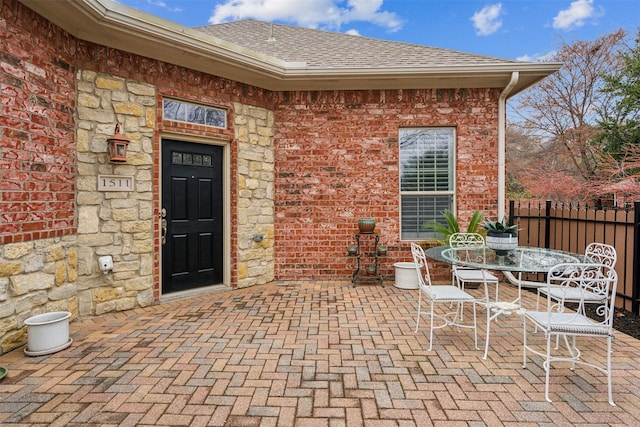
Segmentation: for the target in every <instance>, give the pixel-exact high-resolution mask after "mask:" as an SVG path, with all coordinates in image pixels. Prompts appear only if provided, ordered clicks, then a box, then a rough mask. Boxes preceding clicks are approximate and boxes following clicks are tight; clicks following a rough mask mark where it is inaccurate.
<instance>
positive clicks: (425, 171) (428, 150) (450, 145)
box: [400, 127, 456, 240]
mask: <svg viewBox="0 0 640 427" xmlns="http://www.w3.org/2000/svg"><path fill="white" fill-rule="evenodd" d="M455 139H456V133H455V128H453V127H427V128H402V129H400V230H401V232H400V233H401V236H400V238H401V239H402V240H417V239H426V238H430V237H435V233H434V232H433V231H432V230H427V229H425V228H424V225H425V224H427V223H430V222H433V221H434V220H435V221H437V220H441V219H442V212H444V211H445V210H447V209H448V210H451V211H453V210H454V209H453V208H454V206H453V202H454V200H455V179H454V177H455V158H454V157H455V156H454V153H455Z"/></svg>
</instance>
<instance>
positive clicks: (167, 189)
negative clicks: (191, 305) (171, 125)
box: [162, 139, 224, 294]
mask: <svg viewBox="0 0 640 427" xmlns="http://www.w3.org/2000/svg"><path fill="white" fill-rule="evenodd" d="M162 144H163V150H162V208H163V211H162V214H163V215H164V220H165V221H166V222H165V221H163V232H162V233H163V236H164V237H163V250H162V293H163V294H167V293H171V292H176V291H183V290H187V289H194V288H199V287H202V286H208V285H214V284H219V283H222V281H223V271H222V266H223V256H222V251H223V241H222V236H223V225H224V224H223V220H222V213H223V197H222V188H223V187H222V176H223V173H222V172H223V171H222V165H223V163H222V153H223V148H222V147H221V146H216V145H204V144H193V143H188V142H181V141H174V140H168V139H163V140H162Z"/></svg>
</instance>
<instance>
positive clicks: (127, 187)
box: [98, 175, 133, 191]
mask: <svg viewBox="0 0 640 427" xmlns="http://www.w3.org/2000/svg"><path fill="white" fill-rule="evenodd" d="M98 191H133V177H132V176H123V175H98Z"/></svg>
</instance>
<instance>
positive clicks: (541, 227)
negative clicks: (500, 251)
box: [509, 201, 640, 314]
mask: <svg viewBox="0 0 640 427" xmlns="http://www.w3.org/2000/svg"><path fill="white" fill-rule="evenodd" d="M509 223H510V224H518V226H519V228H520V231H519V244H520V245H523V246H537V247H544V248H549V249H559V250H564V251H569V252H574V253H583V252H584V250H585V248H586V247H587V245H588V244H589V243H591V242H601V243H607V244H610V245H612V246H614V247H615V248H616V252H617V253H618V261H617V263H616V271H617V273H618V301H617V304H616V305H617V306H619V307H621V308H623V309H625V310H627V311H632V312H633V313H636V314H640V201H638V202H635V203H634V204H633V205H631V204H627V205H626V206H625V207H613V208H599V207H589V206H586V205H585V206H580V205H572V204H565V203H558V202H551V201H545V202H530V201H510V202H509ZM529 280H531V279H529ZM533 280H540V278H534V279H533Z"/></svg>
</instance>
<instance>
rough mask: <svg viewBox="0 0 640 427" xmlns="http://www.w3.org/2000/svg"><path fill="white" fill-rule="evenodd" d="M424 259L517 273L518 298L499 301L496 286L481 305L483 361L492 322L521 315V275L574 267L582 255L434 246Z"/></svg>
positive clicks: (542, 250)
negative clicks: (500, 252) (484, 321)
mask: <svg viewBox="0 0 640 427" xmlns="http://www.w3.org/2000/svg"><path fill="white" fill-rule="evenodd" d="M425 255H426V256H427V257H428V258H430V259H433V260H435V261H440V262H444V263H447V264H451V265H458V266H463V267H468V268H475V269H479V270H483V271H486V270H496V271H502V272H509V273H517V274H518V280H517V287H518V296H517V298H516V299H514V300H512V301H501V300H500V298H499V294H498V287H499V285H496V292H495V298H494V299H493V300H489V296H488V295H487V296H486V298H487V300H486V301H485V302H484V303H483V305H486V308H487V337H486V341H485V350H484V357H483V359H486V358H487V353H488V351H489V327H490V323H491V321H492V320H495V319H497V318H498V317H499V316H500V315H508V314H513V313H515V314H523V313H524V308H523V307H522V305H521V301H522V273H547V272H548V271H549V270H550V269H551V267H553V266H555V265H558V264H561V263H577V262H583V261H584V260H585V257H584V255H578V254H573V253H569V252H564V251H558V250H552V249H545V248H535V247H528V246H518V247H517V248H515V249H512V250H510V251H509V252H508V253H507V254H506V255H498V254H496V252H495V251H494V250H493V249H490V248H489V247H487V246H483V247H478V248H475V247H474V248H470V247H457V248H453V247H450V246H436V247H434V248H429V249H427V250H426V251H425Z"/></svg>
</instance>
